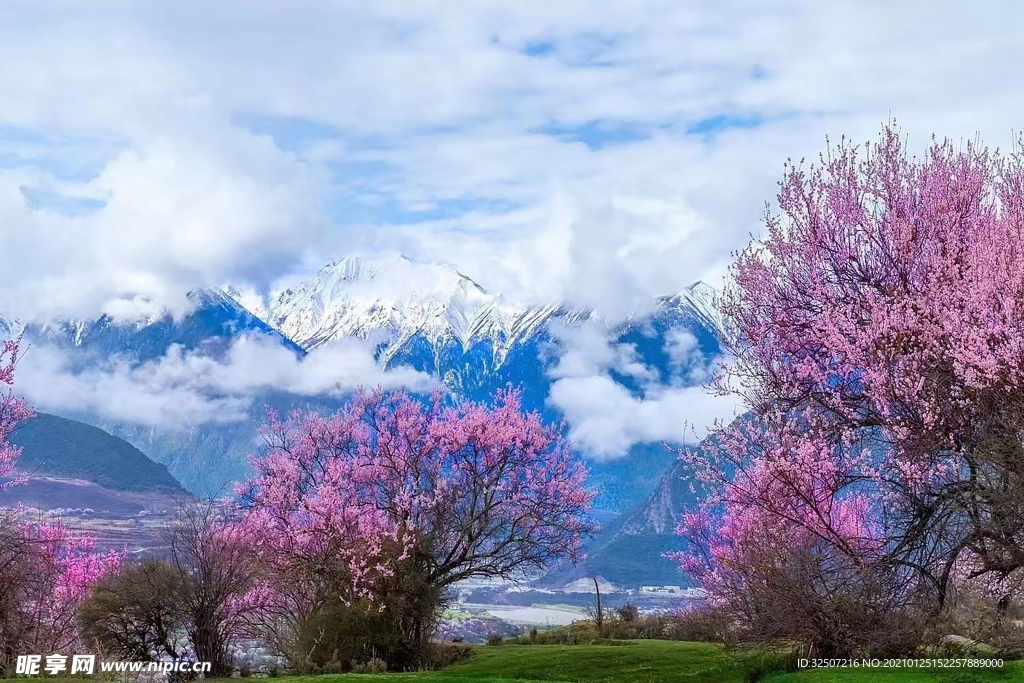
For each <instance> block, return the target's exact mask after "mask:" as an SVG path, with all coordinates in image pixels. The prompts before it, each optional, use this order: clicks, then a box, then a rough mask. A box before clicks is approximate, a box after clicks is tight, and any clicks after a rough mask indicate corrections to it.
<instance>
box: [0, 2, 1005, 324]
mask: <svg viewBox="0 0 1024 683" xmlns="http://www.w3.org/2000/svg"><path fill="white" fill-rule="evenodd" d="M3 12H4V15H3V16H4V21H3V22H0V59H2V60H3V62H4V63H5V64H8V65H10V66H11V67H12V68H9V69H5V70H4V71H3V73H2V74H0V226H2V228H0V255H2V258H3V260H4V261H3V266H4V267H3V268H2V269H0V310H2V311H4V312H5V314H7V315H13V316H19V317H23V318H35V317H40V318H45V317H50V316H55V315H57V316H68V317H76V318H90V317H93V316H95V315H98V314H99V313H100V312H101V311H118V310H123V309H125V308H129V309H130V308H131V305H130V302H136V303H137V302H138V301H146V300H148V301H155V302H157V303H158V304H160V305H161V306H170V307H172V308H178V307H184V306H186V302H185V300H184V298H183V296H184V295H183V293H184V292H186V291H189V290H190V289H192V288H194V287H197V286H204V285H205V286H213V285H215V284H216V283H219V282H224V281H231V282H240V281H249V282H250V283H251V284H253V285H256V286H257V287H266V286H269V285H270V284H271V283H273V282H275V281H277V280H278V279H280V278H288V277H291V276H293V275H295V274H296V273H298V274H299V275H300V276H302V277H305V276H306V275H308V274H309V272H310V270H315V269H316V268H319V267H320V266H321V265H322V264H323V263H324V262H326V261H327V260H329V259H330V258H331V257H333V256H334V255H336V254H343V253H355V252H365V253H376V252H378V251H380V250H386V249H397V250H400V251H403V252H405V253H408V254H410V255H411V256H413V257H415V258H417V259H419V260H425V261H430V262H438V261H444V262H451V263H454V264H455V265H456V266H457V267H458V268H459V270H460V271H462V272H464V273H466V274H467V275H468V276H470V277H472V278H473V279H474V280H476V281H477V282H479V283H480V284H481V285H483V286H484V287H485V288H487V289H489V290H492V291H500V292H502V293H504V294H505V295H506V296H508V297H510V298H514V299H521V300H524V301H540V300H544V299H545V298H546V297H549V296H551V297H553V298H555V299H557V300H559V301H564V302H568V303H570V304H572V305H578V306H585V307H597V306H598V305H600V306H601V307H602V308H603V309H604V310H606V311H607V313H608V315H627V314H628V313H629V312H630V311H632V310H633V309H635V308H636V307H637V306H640V305H643V302H645V301H647V300H649V299H650V298H652V297H654V296H658V295H661V294H664V293H668V292H672V291H679V290H680V289H681V288H682V287H684V286H686V285H687V284H689V283H690V282H693V281H695V280H698V279H700V280H704V281H707V282H711V283H712V284H716V285H717V284H719V283H720V281H721V276H722V273H723V268H724V265H725V264H726V263H727V262H728V260H729V254H730V252H731V251H732V250H733V249H735V248H737V247H739V246H741V245H742V244H743V243H744V242H745V241H746V240H747V238H748V235H749V234H750V233H751V232H756V231H757V230H758V216H759V214H760V212H761V210H762V206H763V202H764V201H765V200H766V199H770V198H771V196H772V195H773V193H774V191H775V181H776V180H777V179H778V178H779V174H780V171H781V164H782V162H783V161H784V160H785V159H786V158H787V157H793V158H795V159H798V158H799V157H800V156H801V155H803V154H814V153H816V152H817V151H818V150H819V149H820V148H821V146H822V144H823V140H824V137H825V135H826V134H831V135H832V136H833V138H838V137H839V135H840V134H842V133H845V134H847V135H850V136H852V137H853V138H854V139H855V140H864V139H866V138H868V137H870V136H873V134H874V133H875V132H876V131H877V129H878V126H879V123H880V122H881V121H883V120H885V119H887V118H889V117H890V116H896V117H897V118H898V120H899V121H900V123H901V124H902V125H903V127H904V130H905V132H907V133H908V134H909V135H910V136H911V144H912V147H914V148H915V149H921V148H923V147H924V145H925V144H926V143H927V134H929V133H931V132H932V131H936V132H938V133H939V134H948V135H952V136H957V137H960V136H963V137H973V135H974V134H975V133H976V132H979V131H980V132H981V133H982V135H983V136H984V137H985V138H986V140H987V141H988V142H989V143H990V144H993V145H995V144H1003V146H1006V144H1007V143H1009V142H1010V141H1011V140H1010V136H1011V135H1012V133H1011V131H1012V130H1014V129H1015V128H1019V123H1018V122H1017V120H1016V117H1017V113H1016V112H1018V111H1019V109H1020V106H1019V105H1020V104H1021V101H1022V99H1024V86H1022V85H1020V84H1019V83H1018V79H1016V78H1015V77H1014V76H1015V73H1014V69H1015V65H1016V64H1017V63H1019V62H1020V60H1021V57H1022V56H1024V55H1022V52H1024V44H1022V43H1021V41H1020V40H1019V36H1018V30H1017V27H1018V26H1019V25H1020V23H1021V21H1020V20H1021V19H1022V18H1024V16H1022V12H1024V9H1022V8H1021V7H1020V6H1019V5H1017V4H1014V3H1008V2H996V1H990V0H983V1H982V2H976V3H971V4H970V5H964V4H963V3H956V2H950V1H945V0H943V1H942V2H935V3H931V4H930V5H929V6H928V8H927V10H922V9H921V7H919V6H917V5H915V4H902V5H898V6H896V5H892V4H891V3H888V4H881V3H875V2H853V1H852V0H851V1H849V2H845V1H837V2H827V3H807V2H796V1H794V0H770V1H768V2H754V1H753V0H730V1H727V2H698V3H678V2H668V1H666V0H641V1H639V2H629V3H624V2H618V3H616V2H599V3H594V2H584V1H583V0H567V1H565V2H558V3H551V2H540V1H539V0H528V1H524V2H517V3H512V4H510V3H500V2H491V1H487V2H479V3H436V2H426V1H412V2H410V1H406V0H402V1H390V0H384V1H382V2H373V3H340V4H339V3H326V4H325V3H321V2H312V1H304V0H303V1H300V2H292V3H288V4H287V5H274V4H267V3H261V4H253V3H248V2H242V1H241V0H228V1H226V2H220V3H217V6H216V8H211V7H210V5H209V3H199V2H196V0H183V1H182V2H175V3H166V2H160V1H159V0H144V1H141V2H133V3H130V4H128V5H121V4H118V5H104V4H97V3H79V2H71V1H65V2H56V3H46V4H41V3H36V2H31V1H30V0H14V1H13V2H10V3H7V4H6V5H5V8H4V11H3ZM883 15H884V16H885V20H884V21H880V20H878V17H879V16H883ZM137 297H142V298H141V299H139V298H137ZM126 302H129V303H126Z"/></svg>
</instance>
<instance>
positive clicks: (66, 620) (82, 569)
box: [22, 520, 124, 652]
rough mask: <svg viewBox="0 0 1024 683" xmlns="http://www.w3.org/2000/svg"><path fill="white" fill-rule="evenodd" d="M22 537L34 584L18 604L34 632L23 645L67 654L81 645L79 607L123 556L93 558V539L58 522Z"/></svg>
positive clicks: (32, 528)
mask: <svg viewBox="0 0 1024 683" xmlns="http://www.w3.org/2000/svg"><path fill="white" fill-rule="evenodd" d="M24 533H25V535H26V537H27V538H28V540H29V547H31V548H32V549H33V552H31V553H30V554H31V556H32V557H33V566H34V568H33V572H34V580H33V581H31V582H30V583H29V584H28V586H27V587H28V590H27V591H26V594H25V598H24V604H23V605H22V609H23V610H24V614H25V616H26V617H27V618H28V623H30V624H32V625H33V628H32V629H31V630H29V631H28V632H27V636H28V637H27V638H26V641H25V642H23V643H22V646H23V647H27V648H29V649H30V650H31V651H33V652H36V651H39V652H70V651H71V650H72V649H73V648H74V647H76V646H79V645H81V641H80V639H79V630H78V608H79V605H81V603H82V600H84V599H85V597H86V594H87V593H88V592H89V589H90V588H91V587H92V586H93V585H94V584H95V583H96V582H97V581H98V580H99V579H100V578H102V577H103V576H105V575H106V574H108V573H109V572H111V571H114V570H116V569H117V568H118V567H119V566H120V565H121V563H122V561H123V560H124V553H118V552H114V551H109V552H107V553H102V554H101V553H96V552H95V545H96V543H95V539H94V538H93V537H91V536H88V535H79V536H75V535H74V534H73V533H71V532H70V531H69V530H68V529H67V528H66V527H65V526H64V525H63V524H62V523H61V522H60V521H59V520H58V521H56V522H52V523H45V524H34V525H26V526H25V527H24Z"/></svg>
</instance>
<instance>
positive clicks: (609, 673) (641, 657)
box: [18, 640, 1024, 683]
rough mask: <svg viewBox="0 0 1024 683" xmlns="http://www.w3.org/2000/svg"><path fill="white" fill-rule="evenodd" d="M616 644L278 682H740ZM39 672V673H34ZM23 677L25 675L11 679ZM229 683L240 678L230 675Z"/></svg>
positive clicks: (733, 673)
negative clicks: (410, 670)
mask: <svg viewBox="0 0 1024 683" xmlns="http://www.w3.org/2000/svg"><path fill="white" fill-rule="evenodd" d="M622 642H623V643H624V644H621V645H503V646H498V647H488V646H480V647H477V648H476V654H475V655H474V656H473V658H472V659H470V660H469V661H467V662H464V663H462V664H457V665H454V666H452V667H449V668H448V669H445V670H444V671H436V672H427V673H410V674H343V675H328V676H308V677H301V676H296V677H291V676H289V677H281V679H280V680H281V681H282V683H403V682H404V681H408V682H410V683H421V682H422V683H512V682H514V681H518V682H520V683H541V682H546V681H552V682H554V681H564V682H566V683H685V682H687V681H708V683H743V682H744V681H745V680H746V676H745V675H744V672H743V667H742V666H741V665H740V664H739V663H738V662H737V661H736V660H735V659H734V658H732V657H730V656H728V655H726V654H725V653H724V652H723V651H722V649H721V648H719V647H717V646H715V645H709V644H706V643H681V642H672V641H658V640H634V641H622ZM1022 664H1024V663H1016V662H1015V663H1010V664H1007V665H1006V666H1005V667H1004V668H1003V669H1001V670H990V671H978V670H972V669H946V670H923V669H891V670H882V669H832V670H816V671H803V672H800V673H795V674H777V675H774V676H770V677H768V678H764V679H762V681H763V682H764V683H883V682H887V681H899V682H900V683H902V682H904V681H905V682H906V683H931V682H936V683H989V682H992V683H996V682H1000V681H1021V682H1022V683H1024V666H1022ZM37 678H38V677H37ZM18 681H19V683H26V679H24V678H22V679H18ZM232 683H239V680H238V679H234V680H233V681H232Z"/></svg>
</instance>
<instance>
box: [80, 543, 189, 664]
mask: <svg viewBox="0 0 1024 683" xmlns="http://www.w3.org/2000/svg"><path fill="white" fill-rule="evenodd" d="M184 581H185V577H183V576H182V575H181V574H179V573H178V572H177V571H176V570H175V569H173V568H172V567H171V566H170V565H168V564H167V563H166V562H163V561H160V560H146V561H144V562H140V563H138V564H130V565H126V566H124V567H122V568H121V570H120V571H118V572H115V573H112V574H110V575H108V576H105V577H103V578H102V579H101V580H100V581H98V582H97V584H96V585H95V586H94V587H93V589H92V590H91V591H90V594H89V597H88V598H87V599H86V600H85V601H84V603H83V604H82V607H81V609H80V610H79V619H80V622H81V625H82V631H83V638H84V640H85V641H86V643H87V644H89V645H94V646H96V647H97V648H98V649H99V650H101V651H103V652H105V653H108V654H109V655H110V656H115V657H119V658H122V659H126V660H133V661H151V660H153V659H156V658H159V657H160V656H162V655H166V656H168V657H171V658H172V659H182V658H184V657H185V656H186V654H187V653H188V643H187V641H186V639H185V632H186V628H185V623H186V622H185V615H184V613H183V609H182V605H181V604H180V602H179V601H180V599H181V596H182V595H183V594H184V592H185V589H184Z"/></svg>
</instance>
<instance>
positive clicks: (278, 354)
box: [18, 336, 435, 427]
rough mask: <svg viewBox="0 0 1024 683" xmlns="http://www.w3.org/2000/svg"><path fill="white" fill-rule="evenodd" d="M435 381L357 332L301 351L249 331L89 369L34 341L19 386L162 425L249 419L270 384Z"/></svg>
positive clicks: (29, 394)
mask: <svg viewBox="0 0 1024 683" xmlns="http://www.w3.org/2000/svg"><path fill="white" fill-rule="evenodd" d="M434 385H435V380H433V379H432V378H431V377H429V376H427V375H425V374H423V373H420V372H417V371H415V370H412V369H409V368H396V369H395V370H388V371H385V370H383V369H381V368H380V366H378V365H377V364H376V363H375V362H374V359H373V342H372V341H360V340H354V339H352V340H343V341H340V342H336V343H334V344H330V345H327V346H324V347H322V348H319V349H316V350H314V351H313V352H311V353H309V354H308V355H307V356H306V357H304V358H302V359H299V358H297V357H296V356H295V355H294V354H293V353H292V352H291V351H290V350H288V349H286V348H284V347H283V346H281V345H280V344H278V343H277V342H276V341H274V340H273V339H269V338H263V337H259V336H249V337H243V338H240V339H239V340H237V341H236V342H235V343H234V344H233V345H232V346H231V348H230V349H229V350H228V353H227V355H226V357H225V358H224V359H223V360H215V359H213V358H210V357H208V356H202V355H199V354H192V353H185V352H184V351H183V350H182V349H181V347H177V346H175V347H172V348H171V349H170V350H169V351H168V353H167V354H166V355H165V356H163V357H161V358H159V359H158V360H155V361H151V362H147V363H144V364H141V365H137V364H132V363H130V362H129V361H127V360H125V359H111V360H109V361H108V362H106V363H104V364H102V365H101V366H99V367H96V368H90V369H87V370H84V371H74V370H73V369H72V368H71V366H70V364H69V359H68V358H67V356H66V355H65V354H64V353H63V352H62V351H60V350H58V349H56V348H54V347H47V346H33V347H31V348H30V349H28V351H27V352H26V353H25V354H24V355H23V357H22V359H21V361H20V362H19V365H18V391H19V392H20V393H22V394H23V395H25V397H26V398H27V399H28V400H29V401H30V402H31V403H32V404H33V405H35V406H37V407H39V408H40V409H45V410H64V411H87V412H90V413H93V414H97V415H100V416H103V417H107V418H111V419H115V420H125V421H129V422H134V423H137V424H143V425H149V426H154V427H195V426H197V425H201V424H204V423H207V422H235V421H241V420H248V419H249V418H250V413H249V409H250V407H251V405H252V401H253V399H254V397H255V396H256V395H257V394H258V393H260V392H262V391H265V390H269V389H278V390H282V391H287V392H291V393H294V394H298V395H304V396H316V395H334V396H338V395H343V394H345V393H347V392H350V391H352V390H353V389H356V388H359V387H366V388H374V387H383V388H403V387H404V388H409V389H411V390H414V391H424V390H429V389H431V388H433V387H434Z"/></svg>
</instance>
